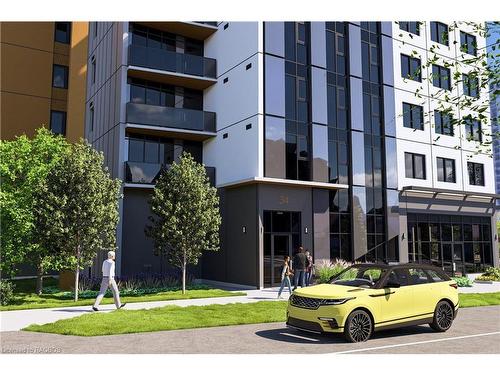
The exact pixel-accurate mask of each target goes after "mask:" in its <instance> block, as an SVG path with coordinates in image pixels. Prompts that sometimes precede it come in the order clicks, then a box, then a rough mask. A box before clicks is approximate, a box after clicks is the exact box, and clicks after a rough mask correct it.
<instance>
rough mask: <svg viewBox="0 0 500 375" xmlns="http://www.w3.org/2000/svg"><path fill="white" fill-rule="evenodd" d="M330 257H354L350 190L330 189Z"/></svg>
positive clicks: (348, 258)
mask: <svg viewBox="0 0 500 375" xmlns="http://www.w3.org/2000/svg"><path fill="white" fill-rule="evenodd" d="M329 202H330V259H347V260H350V259H352V251H351V214H350V212H351V209H350V204H349V190H347V189H339V190H330V201H329Z"/></svg>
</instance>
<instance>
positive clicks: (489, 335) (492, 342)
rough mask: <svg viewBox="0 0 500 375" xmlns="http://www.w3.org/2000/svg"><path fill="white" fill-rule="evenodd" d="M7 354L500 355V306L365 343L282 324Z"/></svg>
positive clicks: (41, 344) (23, 346)
mask: <svg viewBox="0 0 500 375" xmlns="http://www.w3.org/2000/svg"><path fill="white" fill-rule="evenodd" d="M0 341H1V348H2V353H30V354H32V353H42V354H49V353H63V354H64V353H100V354H105V353H130V354H131V353H152V354H153V353H177V354H178V353H196V354H216V353H225V354H231V353H234V354H236V353H238V354H291V353H303V354H306V353H315V354H318V353H339V354H340V353H342V354H344V353H353V354H356V353H360V354H382V353H385V354H389V353H394V354H396V353H402V354H418V353H422V354H424V353H425V354H466V353H469V354H487V353H495V354H500V306H486V307H477V308H465V309H460V311H459V314H458V317H457V319H456V320H455V322H454V323H453V326H452V328H451V329H450V330H448V331H447V332H444V333H436V332H434V331H432V330H431V329H430V328H429V327H428V326H418V327H411V328H401V329H395V330H390V331H383V332H379V333H375V334H374V336H373V337H372V339H370V340H369V341H367V342H365V343H358V344H348V343H346V342H345V341H344V340H343V338H342V337H340V336H336V335H335V336H323V335H315V334H308V333H303V332H300V331H295V330H291V329H288V328H286V327H285V326H284V324H283V323H270V324H251V325H242V326H229V327H214V328H199V329H188V330H179V331H164V332H152V333H139V334H127V335H115V336H107V337H105V338H103V337H77V336H63V335H53V334H45V333H31V332H22V331H21V332H2V333H1V336H0Z"/></svg>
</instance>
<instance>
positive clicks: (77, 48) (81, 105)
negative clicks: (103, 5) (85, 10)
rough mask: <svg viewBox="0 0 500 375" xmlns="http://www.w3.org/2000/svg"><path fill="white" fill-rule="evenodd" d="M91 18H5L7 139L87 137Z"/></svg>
mask: <svg viewBox="0 0 500 375" xmlns="http://www.w3.org/2000/svg"><path fill="white" fill-rule="evenodd" d="M87 33H88V23H87V22H1V23H0V42H1V50H0V55H1V58H0V68H1V69H0V70H1V83H2V84H1V88H0V106H1V119H0V123H1V132H0V133H1V139H5V140H9V139H13V138H14V137H15V136H18V135H22V134H26V135H28V136H29V137H32V136H33V135H34V133H35V130H36V129H37V128H39V127H41V126H46V127H48V128H50V129H51V130H52V131H53V132H54V133H57V134H63V135H65V136H66V137H67V138H68V140H70V141H71V142H74V141H78V140H79V139H80V138H81V137H83V136H84V118H85V88H86V81H87V78H86V64H87V50H88V46H87Z"/></svg>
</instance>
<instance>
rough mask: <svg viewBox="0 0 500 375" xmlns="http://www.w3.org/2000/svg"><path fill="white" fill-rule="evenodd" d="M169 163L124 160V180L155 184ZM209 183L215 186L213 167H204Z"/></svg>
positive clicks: (168, 166)
mask: <svg viewBox="0 0 500 375" xmlns="http://www.w3.org/2000/svg"><path fill="white" fill-rule="evenodd" d="M168 168H170V164H159V163H140V162H133V161H126V162H125V182H129V183H134V184H155V183H156V180H157V179H158V177H160V174H161V173H162V171H164V170H165V169H168ZM205 171H206V173H207V176H208V179H209V180H210V185H212V186H215V167H205Z"/></svg>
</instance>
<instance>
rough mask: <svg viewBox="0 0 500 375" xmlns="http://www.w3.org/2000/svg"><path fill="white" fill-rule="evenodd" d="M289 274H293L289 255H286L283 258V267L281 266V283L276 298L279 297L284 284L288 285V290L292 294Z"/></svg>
mask: <svg viewBox="0 0 500 375" xmlns="http://www.w3.org/2000/svg"><path fill="white" fill-rule="evenodd" d="M290 276H293V273H292V269H291V268H290V257H289V256H288V255H286V256H285V259H284V260H283V267H282V268H281V285H280V290H279V292H278V298H282V297H281V292H282V291H283V288H284V287H285V285H286V286H287V287H288V291H289V292H290V294H292V283H291V282H290Z"/></svg>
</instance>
